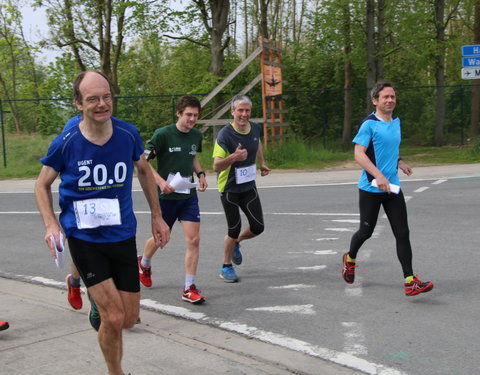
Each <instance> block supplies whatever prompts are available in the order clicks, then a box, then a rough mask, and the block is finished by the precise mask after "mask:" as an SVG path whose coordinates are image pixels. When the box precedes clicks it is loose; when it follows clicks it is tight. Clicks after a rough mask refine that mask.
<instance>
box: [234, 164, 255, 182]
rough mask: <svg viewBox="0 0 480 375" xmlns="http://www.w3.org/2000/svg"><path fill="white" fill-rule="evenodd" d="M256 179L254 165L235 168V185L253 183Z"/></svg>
mask: <svg viewBox="0 0 480 375" xmlns="http://www.w3.org/2000/svg"><path fill="white" fill-rule="evenodd" d="M256 177H257V166H256V165H255V164H252V165H249V166H248V167H238V168H235V179H236V181H237V184H244V183H246V182H250V181H253V180H255V178H256Z"/></svg>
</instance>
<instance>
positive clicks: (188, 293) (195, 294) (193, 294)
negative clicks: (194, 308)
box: [182, 284, 205, 304]
mask: <svg viewBox="0 0 480 375" xmlns="http://www.w3.org/2000/svg"><path fill="white" fill-rule="evenodd" d="M182 299H183V300H184V301H187V302H190V303H193V304H200V303H204V302H205V297H204V296H202V295H201V294H200V290H198V289H197V287H196V286H195V284H192V285H190V288H188V289H187V290H184V291H183V294H182Z"/></svg>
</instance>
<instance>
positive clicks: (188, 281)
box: [185, 275, 195, 290]
mask: <svg viewBox="0 0 480 375" xmlns="http://www.w3.org/2000/svg"><path fill="white" fill-rule="evenodd" d="M192 284H195V275H185V290H188V289H189V288H190V286H191V285H192Z"/></svg>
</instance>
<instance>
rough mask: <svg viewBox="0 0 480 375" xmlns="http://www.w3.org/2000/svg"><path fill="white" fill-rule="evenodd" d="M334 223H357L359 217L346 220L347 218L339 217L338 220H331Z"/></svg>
mask: <svg viewBox="0 0 480 375" xmlns="http://www.w3.org/2000/svg"><path fill="white" fill-rule="evenodd" d="M331 221H333V222H335V223H352V224H358V223H359V222H360V220H359V219H353V220H347V219H339V220H331Z"/></svg>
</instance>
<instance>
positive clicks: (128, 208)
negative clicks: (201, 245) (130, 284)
mask: <svg viewBox="0 0 480 375" xmlns="http://www.w3.org/2000/svg"><path fill="white" fill-rule="evenodd" d="M80 120H81V117H80V116H75V117H73V118H72V119H70V120H69V121H68V123H67V124H68V126H65V128H64V131H63V132H62V133H61V134H60V135H58V136H57V137H56V138H55V139H54V140H53V141H52V143H51V144H50V147H49V150H48V153H47V155H46V156H45V157H43V158H42V159H40V161H41V163H42V164H44V165H47V166H50V167H52V168H53V169H54V170H55V171H57V172H59V173H60V178H61V183H60V186H59V195H60V197H59V203H60V208H61V214H60V224H61V225H62V228H63V230H64V231H65V234H66V236H67V237H75V238H79V239H81V240H85V241H91V242H119V241H123V240H126V239H129V238H131V237H133V236H135V232H136V227H137V221H136V218H135V215H134V213H133V204H132V178H133V170H134V165H133V162H134V161H138V160H139V159H140V156H141V155H142V154H143V151H144V150H143V146H142V139H141V137H140V134H139V132H138V130H137V128H136V127H135V126H134V125H132V124H129V123H127V122H125V121H122V120H118V119H116V118H113V117H112V127H113V133H112V136H111V138H110V139H109V140H108V141H107V142H106V143H105V144H104V145H103V146H98V145H95V144H93V143H91V142H90V141H88V140H87V139H86V138H85V137H84V136H83V135H82V133H81V132H80V128H79V126H78V124H79V122H80ZM98 198H107V199H118V202H119V207H120V218H121V219H120V224H117V225H107V226H105V225H103V226H99V227H97V228H88V229H79V228H78V226H77V216H76V214H75V207H74V202H75V201H83V200H87V199H98Z"/></svg>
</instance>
